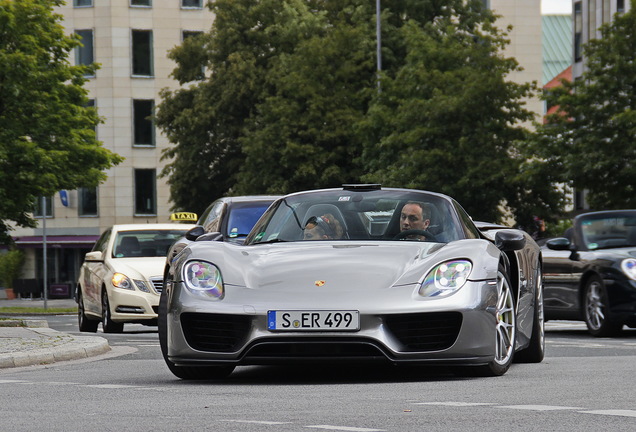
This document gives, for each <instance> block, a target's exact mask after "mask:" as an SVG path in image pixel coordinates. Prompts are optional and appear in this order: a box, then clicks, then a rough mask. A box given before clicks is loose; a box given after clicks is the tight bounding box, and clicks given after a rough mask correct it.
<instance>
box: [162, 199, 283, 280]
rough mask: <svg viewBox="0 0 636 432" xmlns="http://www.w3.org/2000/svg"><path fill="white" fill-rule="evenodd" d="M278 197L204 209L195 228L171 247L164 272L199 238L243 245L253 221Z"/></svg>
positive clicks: (234, 201)
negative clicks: (171, 262)
mask: <svg viewBox="0 0 636 432" xmlns="http://www.w3.org/2000/svg"><path fill="white" fill-rule="evenodd" d="M278 198H280V196H279V195H249V196H235V197H223V198H219V199H217V200H216V201H214V202H213V203H212V204H210V205H209V206H208V207H207V208H206V209H205V211H204V212H203V214H202V215H201V217H199V220H198V221H197V224H196V226H195V227H194V228H193V229H191V230H190V231H188V232H187V233H186V235H185V236H184V237H182V238H180V239H179V240H177V241H176V242H175V243H174V244H173V245H172V247H171V248H170V251H169V253H168V259H167V262H166V269H167V267H168V265H169V263H170V261H172V259H173V258H174V257H175V256H176V255H177V254H178V253H179V252H181V250H182V249H183V248H184V247H186V246H187V245H188V244H190V243H192V242H193V241H195V240H196V239H198V238H200V237H202V236H206V238H208V239H210V238H211V239H214V240H217V241H224V242H231V243H237V244H240V243H243V241H244V240H245V237H247V234H248V233H249V232H250V230H251V229H252V227H253V226H254V224H255V223H256V221H257V220H258V219H259V218H260V217H261V215H262V214H263V213H265V210H267V208H268V207H269V206H270V204H271V203H273V202H274V201H275V200H276V199H278Z"/></svg>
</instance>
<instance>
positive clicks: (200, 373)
mask: <svg viewBox="0 0 636 432" xmlns="http://www.w3.org/2000/svg"><path fill="white" fill-rule="evenodd" d="M157 326H158V333H159V346H160V347H161V354H162V355H163V359H164V361H165V362H166V365H167V366H168V369H170V372H172V373H173V375H174V376H176V377H177V378H181V379H184V380H212V379H222V378H226V377H228V376H229V375H230V374H231V373H232V372H233V371H234V366H177V365H175V364H174V363H173V362H171V361H170V360H169V359H168V293H167V291H166V289H165V284H164V289H163V291H162V292H161V297H160V298H159V318H158V320H157Z"/></svg>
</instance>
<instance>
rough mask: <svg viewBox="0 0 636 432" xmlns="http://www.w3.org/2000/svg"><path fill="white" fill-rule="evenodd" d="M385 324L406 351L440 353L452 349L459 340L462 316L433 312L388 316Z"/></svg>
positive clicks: (457, 313)
mask: <svg viewBox="0 0 636 432" xmlns="http://www.w3.org/2000/svg"><path fill="white" fill-rule="evenodd" d="M385 322H386V325H387V327H388V328H389V331H390V332H391V333H393V335H394V336H395V337H396V338H397V339H398V340H399V341H400V342H401V343H402V344H403V345H404V346H405V349H406V351H420V352H421V351H439V350H444V349H448V348H450V347H451V346H452V345H453V344H454V343H455V341H456V340H457V336H458V335H459V330H460V328H461V326H462V314H461V313H459V312H432V313H414V314H399V315H386V316H385Z"/></svg>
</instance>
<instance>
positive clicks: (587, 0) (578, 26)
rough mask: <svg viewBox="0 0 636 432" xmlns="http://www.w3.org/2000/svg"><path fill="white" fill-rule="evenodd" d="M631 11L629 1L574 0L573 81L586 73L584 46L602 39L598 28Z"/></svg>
mask: <svg viewBox="0 0 636 432" xmlns="http://www.w3.org/2000/svg"><path fill="white" fill-rule="evenodd" d="M630 9H631V4H630V1H629V0H572V20H573V25H572V31H573V33H574V34H573V37H572V45H573V50H572V56H573V65H572V79H577V78H579V77H580V76H581V75H583V72H584V71H585V58H584V56H583V46H584V45H585V44H586V43H587V42H588V41H589V40H590V39H594V38H597V37H600V36H601V34H600V32H599V31H598V28H599V27H600V26H601V25H603V24H606V23H608V22H611V21H612V17H613V16H614V15H615V14H617V13H624V12H627V11H628V10H630Z"/></svg>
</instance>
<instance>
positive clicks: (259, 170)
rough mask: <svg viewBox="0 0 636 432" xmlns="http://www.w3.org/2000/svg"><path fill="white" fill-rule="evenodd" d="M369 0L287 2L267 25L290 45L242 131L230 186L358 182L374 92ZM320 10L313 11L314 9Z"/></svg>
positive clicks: (263, 188)
mask: <svg viewBox="0 0 636 432" xmlns="http://www.w3.org/2000/svg"><path fill="white" fill-rule="evenodd" d="M373 7H374V5H373V3H372V2H360V1H355V0H354V1H342V0H341V1H331V2H319V1H317V2H304V1H303V2H289V6H288V7H287V8H286V12H287V14H286V15H282V16H280V17H279V19H278V20H277V22H275V23H273V24H272V25H271V26H270V27H269V28H268V32H271V33H272V34H276V35H278V36H280V37H281V42H282V43H284V44H285V45H287V46H290V45H291V49H289V50H286V51H285V52H283V53H281V54H279V55H277V56H276V57H275V58H274V59H272V61H271V68H270V69H269V71H268V74H267V76H266V81H267V87H268V89H269V92H270V93H269V94H268V95H267V97H266V98H264V99H263V100H262V101H261V102H260V103H259V104H258V107H257V111H256V113H255V115H254V116H253V117H252V118H251V119H250V121H249V123H248V128H247V129H246V130H245V133H244V135H243V137H242V138H241V140H240V142H241V146H242V149H243V152H244V153H245V155H246V160H245V163H244V164H243V165H242V167H241V172H240V176H239V177H238V182H237V185H236V191H237V192H240V193H250V192H254V191H256V192H267V193H287V192H292V191H296V190H303V189H315V188H320V187H334V186H340V185H342V184H343V183H347V182H357V181H359V179H360V175H361V174H362V168H361V167H360V165H359V164H358V161H357V160H356V159H357V158H358V157H359V155H360V151H361V141H360V139H359V136H358V135H357V134H356V131H355V125H356V124H358V123H359V122H360V121H362V120H363V118H364V115H365V112H366V110H367V109H368V104H369V101H370V100H371V97H370V96H371V95H372V94H373V93H374V92H375V79H376V77H375V57H374V52H375V38H374V34H375V21H374V20H373V15H372V13H371V11H372V9H373ZM317 9H318V10H319V12H318V13H316V10H317Z"/></svg>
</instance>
